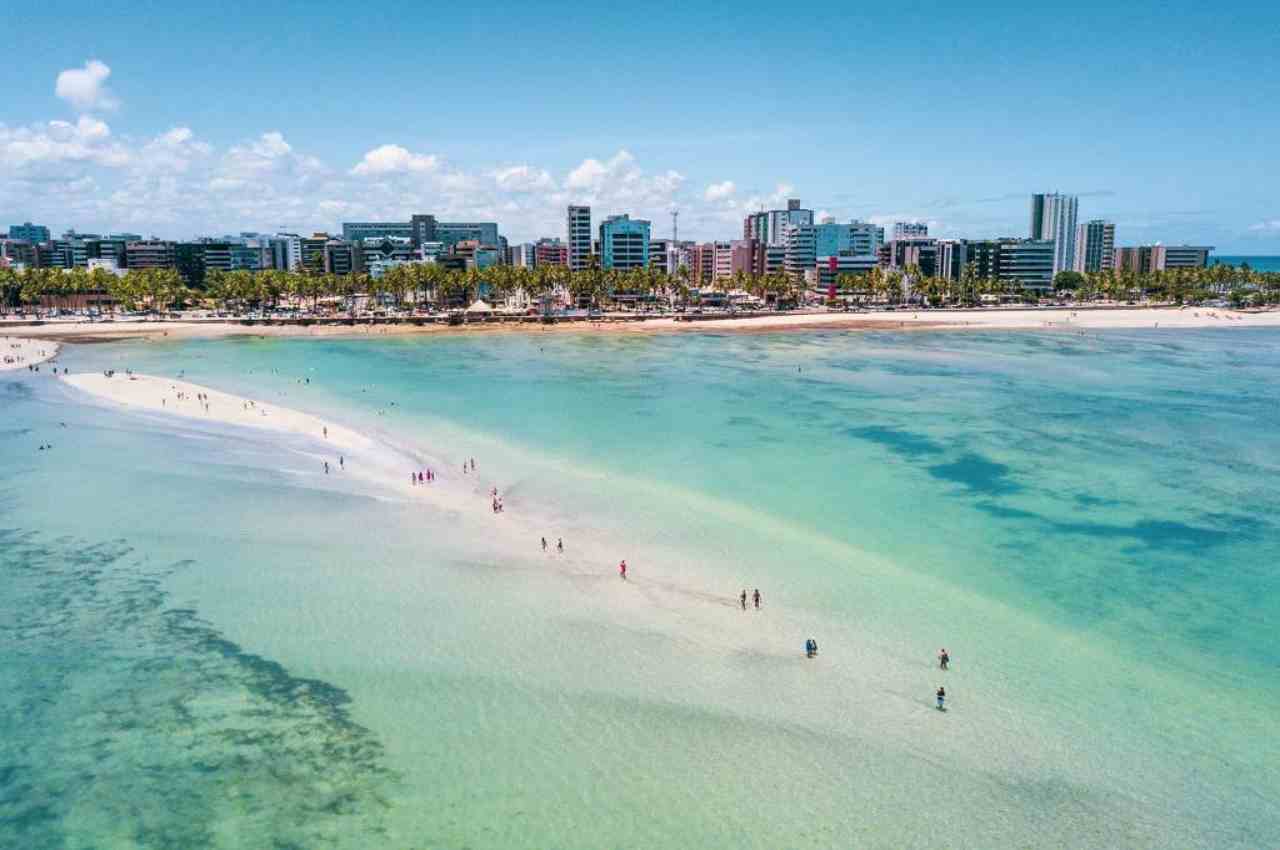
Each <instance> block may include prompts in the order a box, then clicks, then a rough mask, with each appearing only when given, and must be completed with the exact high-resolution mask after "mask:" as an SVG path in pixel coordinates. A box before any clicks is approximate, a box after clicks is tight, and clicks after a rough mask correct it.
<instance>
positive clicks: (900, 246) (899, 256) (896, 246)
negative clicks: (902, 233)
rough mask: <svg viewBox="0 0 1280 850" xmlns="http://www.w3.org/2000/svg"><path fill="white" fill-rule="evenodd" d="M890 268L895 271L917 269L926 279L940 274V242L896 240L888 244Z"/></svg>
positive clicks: (930, 240) (932, 240)
mask: <svg viewBox="0 0 1280 850" xmlns="http://www.w3.org/2000/svg"><path fill="white" fill-rule="evenodd" d="M887 247H888V249H889V250H888V260H889V267H890V268H893V269H901V270H905V269H909V268H917V269H919V270H920V274H921V275H923V276H924V277H933V276H934V275H935V274H937V272H938V240H936V239H929V238H924V239H894V240H893V241H892V242H890V243H889V244H888V246H887Z"/></svg>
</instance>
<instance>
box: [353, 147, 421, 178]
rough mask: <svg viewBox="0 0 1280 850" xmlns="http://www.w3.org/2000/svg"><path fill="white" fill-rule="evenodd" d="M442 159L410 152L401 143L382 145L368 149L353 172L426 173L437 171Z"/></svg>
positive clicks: (360, 174)
mask: <svg viewBox="0 0 1280 850" xmlns="http://www.w3.org/2000/svg"><path fill="white" fill-rule="evenodd" d="M439 165H440V160H439V158H438V157H436V156H434V155H426V154H416V153H410V152H409V150H408V149H407V148H403V147H401V146H400V145H380V146H379V147H376V148H374V149H373V150H371V151H368V152H367V153H366V154H365V155H364V158H363V159H361V160H360V162H358V163H356V165H355V167H354V168H352V169H351V173H352V174H356V175H359V176H361V177H364V176H377V175H381V174H406V173H426V172H430V171H435V170H436V168H438V167H439Z"/></svg>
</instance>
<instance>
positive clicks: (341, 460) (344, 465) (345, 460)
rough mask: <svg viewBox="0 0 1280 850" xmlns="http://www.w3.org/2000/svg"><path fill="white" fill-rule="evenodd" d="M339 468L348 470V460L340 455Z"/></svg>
mask: <svg viewBox="0 0 1280 850" xmlns="http://www.w3.org/2000/svg"><path fill="white" fill-rule="evenodd" d="M338 466H340V467H342V468H344V469H345V468H346V466H347V459H346V458H345V457H343V456H342V455H338Z"/></svg>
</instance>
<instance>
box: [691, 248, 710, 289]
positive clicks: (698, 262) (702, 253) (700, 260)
mask: <svg viewBox="0 0 1280 850" xmlns="http://www.w3.org/2000/svg"><path fill="white" fill-rule="evenodd" d="M689 260H690V263H689V285H690V286H696V287H701V286H709V285H710V284H711V279H712V277H714V276H715V271H716V246H715V243H714V242H704V243H703V244H701V245H694V246H693V247H692V248H690V249H689Z"/></svg>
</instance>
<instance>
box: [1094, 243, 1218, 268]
mask: <svg viewBox="0 0 1280 850" xmlns="http://www.w3.org/2000/svg"><path fill="white" fill-rule="evenodd" d="M1212 251H1213V248H1212V247H1210V246H1207V245H1128V246H1125V247H1123V248H1116V249H1115V268H1116V271H1125V272H1138V273H1139V274H1146V273H1148V272H1162V271H1168V270H1169V269H1203V268H1205V267H1207V266H1208V265H1209V254H1210V253H1211V252H1212Z"/></svg>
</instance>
